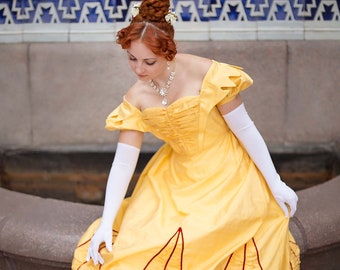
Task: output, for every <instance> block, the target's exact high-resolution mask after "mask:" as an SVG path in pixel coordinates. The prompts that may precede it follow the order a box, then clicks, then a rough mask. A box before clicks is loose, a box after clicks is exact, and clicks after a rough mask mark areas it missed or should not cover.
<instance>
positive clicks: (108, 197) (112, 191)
mask: <svg viewBox="0 0 340 270" xmlns="http://www.w3.org/2000/svg"><path fill="white" fill-rule="evenodd" d="M139 152H140V149H138V148H136V147H134V146H131V145H128V144H125V143H118V144H117V150H116V155H115V158H114V160H113V163H112V167H111V170H110V174H109V177H108V181H107V186H106V192H105V202H104V210H103V216H102V220H101V223H100V225H99V227H98V229H97V231H96V233H95V234H94V236H93V237H92V239H91V243H90V247H89V249H88V253H87V257H86V260H87V261H89V260H91V259H92V260H93V262H94V264H98V262H99V263H100V264H103V263H104V259H103V258H102V256H101V255H100V254H99V252H98V250H99V246H100V244H101V243H103V242H105V245H106V249H107V250H108V251H110V252H111V251H112V225H113V221H114V219H115V217H116V215H117V212H118V210H119V207H120V205H121V203H122V201H123V199H124V197H125V194H126V191H127V188H128V186H129V183H130V180H131V178H132V175H133V173H134V171H135V168H136V164H137V160H138V156H139Z"/></svg>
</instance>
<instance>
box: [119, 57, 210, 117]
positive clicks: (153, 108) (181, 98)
mask: <svg viewBox="0 0 340 270" xmlns="http://www.w3.org/2000/svg"><path fill="white" fill-rule="evenodd" d="M215 63H217V62H216V61H215V60H211V64H210V66H209V69H208V71H207V72H206V73H205V75H204V77H203V80H202V84H201V89H200V91H199V94H198V95H188V96H183V97H180V98H178V99H176V100H175V101H173V102H171V103H170V104H169V105H168V106H155V107H148V108H145V109H143V110H140V109H138V108H137V107H136V106H134V105H133V104H132V103H130V102H129V101H128V100H127V99H126V97H125V95H124V96H123V100H124V102H126V103H127V104H129V106H131V107H133V108H134V109H136V110H137V111H139V112H141V113H143V112H145V111H148V110H169V109H171V108H172V107H173V106H175V105H176V104H177V103H179V102H181V101H183V100H186V99H197V98H199V97H200V96H201V94H202V88H203V85H204V81H205V80H206V78H207V76H208V74H209V73H210V72H211V70H212V67H213V66H214V64H215Z"/></svg>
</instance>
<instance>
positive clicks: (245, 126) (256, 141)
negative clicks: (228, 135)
mask: <svg viewBox="0 0 340 270" xmlns="http://www.w3.org/2000/svg"><path fill="white" fill-rule="evenodd" d="M223 118H224V120H225V121H226V123H227V125H228V126H229V127H230V129H231V131H232V132H233V133H234V134H235V136H236V137H237V138H238V139H239V141H240V142H241V143H242V145H243V146H244V148H245V149H246V150H247V152H248V154H249V156H250V157H251V159H252V160H253V161H254V163H255V165H256V166H257V168H258V169H259V170H260V172H261V173H262V175H263V177H264V178H265V180H266V182H267V184H268V186H269V189H270V190H271V192H272V194H273V196H274V198H275V200H276V201H277V203H278V204H279V205H280V207H281V208H282V210H283V212H284V213H285V215H286V217H288V215H289V210H288V208H287V205H286V204H288V205H289V208H290V217H292V216H293V215H294V213H295V211H296V204H297V201H298V197H297V195H296V193H295V192H294V191H293V190H292V189H291V188H290V187H288V186H287V185H286V184H285V183H284V182H282V181H281V178H280V176H279V175H278V173H277V172H276V169H275V166H274V164H273V161H272V159H271V157H270V154H269V151H268V148H267V145H266V143H265V142H264V140H263V138H262V136H261V134H260V132H259V131H258V130H257V128H256V127H255V125H254V123H253V121H252V120H251V119H250V117H249V115H248V113H247V111H246V109H245V107H244V104H243V103H242V104H241V105H240V106H238V107H237V108H236V109H234V110H233V111H231V112H229V113H227V114H225V115H223Z"/></svg>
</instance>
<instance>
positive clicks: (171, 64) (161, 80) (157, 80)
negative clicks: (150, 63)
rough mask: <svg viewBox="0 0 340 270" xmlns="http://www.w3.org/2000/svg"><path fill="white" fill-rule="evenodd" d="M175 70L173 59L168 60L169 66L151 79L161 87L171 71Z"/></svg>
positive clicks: (167, 79)
mask: <svg viewBox="0 0 340 270" xmlns="http://www.w3.org/2000/svg"><path fill="white" fill-rule="evenodd" d="M174 70H175V65H174V62H173V61H171V62H170V61H169V66H167V67H166V68H165V70H164V72H163V73H162V74H161V75H159V76H158V77H157V78H155V79H152V81H153V82H154V83H155V84H156V85H157V86H158V87H159V88H161V87H163V86H164V85H165V84H166V83H167V82H168V81H169V77H170V74H171V72H173V71H174Z"/></svg>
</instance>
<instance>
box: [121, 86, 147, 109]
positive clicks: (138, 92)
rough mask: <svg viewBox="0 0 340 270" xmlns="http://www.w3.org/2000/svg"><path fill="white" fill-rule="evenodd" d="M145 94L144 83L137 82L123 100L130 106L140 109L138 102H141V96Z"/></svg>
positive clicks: (140, 105)
mask: <svg viewBox="0 0 340 270" xmlns="http://www.w3.org/2000/svg"><path fill="white" fill-rule="evenodd" d="M146 92H148V91H147V85H146V84H145V82H142V81H139V80H137V81H136V82H135V83H134V84H133V85H132V86H131V87H130V89H129V90H128V91H127V92H126V94H125V99H126V100H127V101H128V102H129V103H130V104H132V105H133V106H135V107H136V108H139V109H140V108H141V107H142V104H140V101H141V100H143V95H145V93H146Z"/></svg>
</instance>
